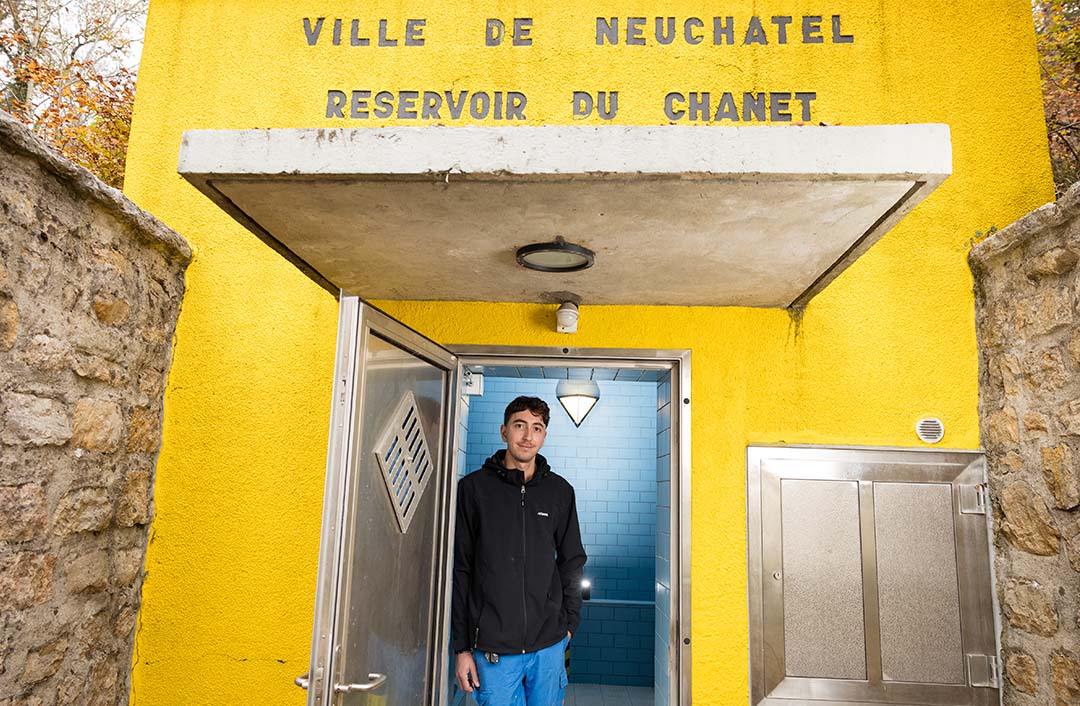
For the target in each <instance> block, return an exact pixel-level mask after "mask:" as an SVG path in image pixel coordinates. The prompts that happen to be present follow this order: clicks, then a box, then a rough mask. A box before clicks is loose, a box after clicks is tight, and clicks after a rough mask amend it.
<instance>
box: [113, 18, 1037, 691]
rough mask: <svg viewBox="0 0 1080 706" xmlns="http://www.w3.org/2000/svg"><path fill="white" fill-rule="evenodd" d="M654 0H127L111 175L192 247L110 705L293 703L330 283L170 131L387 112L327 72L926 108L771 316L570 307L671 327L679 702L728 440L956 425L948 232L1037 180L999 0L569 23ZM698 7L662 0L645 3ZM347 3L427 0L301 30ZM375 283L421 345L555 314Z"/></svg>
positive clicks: (388, 83)
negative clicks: (625, 41)
mask: <svg viewBox="0 0 1080 706" xmlns="http://www.w3.org/2000/svg"><path fill="white" fill-rule="evenodd" d="M654 5H655V4H649V3H640V2H637V3H635V2H629V1H621V2H617V1H615V0H594V1H592V2H589V1H587V0H549V1H546V2H540V1H539V0H537V1H536V2H532V3H528V2H469V3H450V2H423V3H419V2H411V3H410V2H397V1H390V0H386V1H382V2H364V3H349V2H341V1H340V0H321V1H320V2H295V1H294V0H288V1H286V0H275V1H271V0H231V1H230V2H227V3H226V2H209V1H206V0H202V1H198V2H197V1H194V0H189V1H186V2H182V1H179V0H153V1H152V3H151V10H150V18H149V23H148V28H147V38H146V45H145V50H144V54H143V61H142V66H141V71H140V76H139V86H138V97H137V101H136V110H135V118H134V122H133V125H132V133H131V147H130V153H129V162H128V176H127V184H126V191H127V193H128V194H129V195H130V196H131V197H132V198H133V199H134V200H135V201H136V202H137V203H139V204H140V205H141V206H143V207H144V208H146V209H148V210H150V211H151V212H153V213H154V214H155V215H157V216H159V217H160V218H162V219H163V220H164V221H165V222H166V223H168V224H169V225H171V226H172V227H173V228H175V229H176V230H178V231H179V232H180V233H182V234H183V235H184V236H185V237H186V238H187V239H188V240H189V241H190V242H191V243H192V244H193V246H194V247H195V250H196V257H195V260H194V262H193V264H192V266H191V267H190V269H189V270H188V275H187V277H188V289H187V295H186V298H185V300H184V304H183V308H182V312H181V317H180V322H179V326H178V329H177V336H176V349H175V359H174V363H173V366H172V371H171V374H170V378H169V386H168V391H167V393H166V404H165V429H164V447H163V449H162V453H161V457H160V460H159V465H158V472H157V484H156V489H155V505H156V516H155V520H154V524H153V530H152V536H151V543H150V547H149V550H148V557H147V580H146V583H145V586H144V591H143V609H142V613H141V618H140V624H139V628H138V635H137V640H136V647H135V659H134V666H133V683H132V691H133V695H134V703H135V704H138V705H139V706H151V705H153V706H157V705H166V704H168V705H171V704H210V703H214V704H256V703H257V704H264V705H269V704H299V703H302V699H303V696H302V692H300V690H298V689H296V687H294V686H292V684H291V681H292V678H293V677H294V676H296V675H297V674H300V673H302V672H304V671H305V670H306V666H307V658H308V647H309V639H310V626H311V612H312V603H313V596H314V580H315V569H316V554H317V549H318V533H319V519H320V512H321V498H322V475H323V467H324V453H325V440H326V428H327V418H328V410H329V390H330V377H331V369H332V354H333V344H334V335H335V321H336V303H335V301H334V299H333V298H332V297H331V296H330V295H328V294H327V293H326V292H325V291H323V290H321V289H319V288H318V287H316V286H315V285H313V284H311V283H310V282H309V281H307V280H306V279H305V278H304V277H303V276H301V275H300V274H299V273H298V272H296V271H294V270H293V269H292V268H291V267H290V266H289V265H287V264H285V262H284V261H283V260H281V259H280V258H279V257H277V256H276V255H274V254H273V253H272V252H271V251H270V250H269V249H268V248H267V247H265V246H263V245H262V244H261V243H260V242H259V241H258V240H256V239H255V238H254V237H253V236H252V235H251V234H249V233H248V232H247V231H245V230H243V229H242V228H241V227H239V226H238V225H236V224H235V223H233V222H232V221H231V220H230V219H229V218H227V217H226V216H224V215H223V214H222V213H221V212H219V211H218V210H217V209H216V208H215V207H214V206H213V205H212V204H211V203H210V202H209V201H208V200H206V199H205V198H204V197H203V196H201V195H200V194H198V193H197V192H196V191H195V190H194V189H193V188H191V187H189V186H188V185H187V184H186V182H184V181H182V180H181V178H180V177H179V176H177V174H176V163H177V155H178V150H179V145H180V138H181V134H182V132H183V131H184V130H187V129H194V128H223V129H241V128H252V127H312V126H331V127H346V126H348V127H359V126H376V125H386V124H397V123H396V122H395V121H392V120H391V121H377V120H367V121H363V120H355V121H353V120H345V121H343V120H327V119H326V118H325V117H324V108H325V101H326V91H327V89H329V88H336V87H341V88H343V89H344V90H351V89H353V88H372V89H382V88H386V89H388V90H400V89H420V90H423V89H425V88H430V89H433V90H449V89H459V88H466V89H475V90H521V91H524V92H526V93H527V94H528V96H529V108H528V110H527V116H528V118H529V121H528V122H529V124H570V123H572V122H573V120H572V119H571V117H570V109H569V102H570V100H569V96H570V92H571V91H573V90H579V89H580V90H605V89H607V90H619V91H620V113H619V116H618V118H617V119H616V122H618V123H621V124H643V125H644V124H663V123H665V122H667V121H666V119H665V118H664V117H663V115H662V112H661V98H662V96H663V95H664V94H665V93H667V92H668V91H675V90H686V91H688V90H713V91H722V90H733V91H737V92H741V91H746V90H755V91H756V90H813V91H816V92H817V94H818V98H817V100H816V102H815V103H814V113H813V116H812V117H813V121H815V122H826V123H839V124H846V125H857V124H879V123H909V122H941V123H947V124H949V125H950V126H951V129H952V140H953V164H954V173H953V175H952V176H951V177H950V178H949V179H948V180H947V181H946V182H945V183H944V185H943V186H941V187H940V188H939V189H938V190H937V191H936V192H935V193H934V194H932V195H931V196H930V197H929V199H928V200H927V201H925V202H924V203H923V204H922V205H920V206H919V207H918V208H917V209H916V211H915V212H914V213H912V214H911V215H910V216H908V217H907V218H906V219H905V220H904V221H903V222H902V223H901V224H900V225H899V226H898V227H897V228H895V229H894V230H893V231H892V232H891V233H889V234H888V235H887V236H885V238H884V239H883V240H882V241H881V242H879V243H878V244H877V245H875V246H874V247H873V248H872V249H871V250H870V252H869V253H868V254H867V255H866V256H864V257H863V258H862V259H861V260H859V261H858V262H857V263H856V264H855V265H854V266H853V267H852V268H850V269H849V270H848V271H847V272H845V273H844V274H843V275H842V276H841V277H840V278H838V279H837V280H836V281H835V282H834V283H833V284H832V285H830V286H829V287H828V289H827V290H826V291H825V292H824V293H823V294H821V295H819V296H818V297H817V298H816V299H815V300H814V301H813V302H812V303H811V305H810V306H809V308H808V309H807V311H806V312H805V315H804V316H803V318H802V319H801V320H799V321H794V320H793V319H791V318H790V317H789V316H788V314H787V313H786V312H783V311H775V310H755V309H744V308H708V307H695V308H686V307H590V306H587V305H586V306H584V307H583V309H582V323H581V331H580V333H578V334H577V335H576V336H574V337H573V339H572V341H573V344H574V345H575V346H604V347H659V348H690V349H692V350H693V390H692V395H693V397H694V400H695V405H694V413H693V427H692V434H693V460H694V466H693V527H692V531H693V541H694V546H693V551H694V559H693V562H692V583H693V640H694V647H693V684H694V687H693V701H694V703H695V704H696V705H697V706H707V705H714V704H715V705H724V706H728V705H730V704H740V703H745V702H746V700H747V667H746V654H747V625H746V620H747V617H746V598H745V581H746V576H745V574H746V571H745V525H744V522H745V518H744V512H745V510H744V508H745V493H744V487H743V486H744V475H745V468H744V448H745V446H746V444H747V443H750V442H786V443H844V444H887V445H903V446H911V445H916V439H915V438H914V435H913V433H912V425H913V423H914V421H915V420H916V419H918V418H919V417H921V416H924V415H926V414H934V415H936V416H939V417H941V418H942V419H943V420H944V422H945V426H946V429H947V430H948V433H947V436H946V439H945V440H944V442H943V444H942V445H944V446H949V447H964V448H971V447H976V446H977V445H978V428H977V419H976V368H977V364H976V347H975V336H974V326H973V304H972V295H971V280H970V277H969V275H968V273H967V268H966V264H965V255H966V252H967V249H968V246H969V242H970V240H971V239H972V238H973V237H975V234H976V231H986V230H987V228H988V227H990V226H991V225H996V226H998V227H1002V226H1004V225H1006V224H1007V223H1009V222H1011V221H1012V220H1013V219H1015V218H1016V217H1018V216H1020V215H1022V214H1023V213H1025V212H1026V211H1028V210H1030V209H1031V208H1033V207H1035V206H1038V205H1039V204H1041V203H1043V202H1045V201H1046V200H1048V199H1049V198H1050V197H1051V193H1052V192H1051V184H1050V176H1049V165H1048V160H1047V158H1046V154H1045V153H1046V149H1045V137H1044V132H1043V130H1044V128H1043V123H1042V109H1041V102H1040V97H1039V86H1038V73H1037V66H1036V60H1035V52H1034V42H1033V30H1032V23H1031V18H1030V7H1029V3H1028V2H1027V1H1026V0H979V1H978V2H975V1H974V0H962V1H960V2H952V3H941V2H938V1H937V0H880V1H879V2H875V3H868V2H859V1H857V0H834V2H831V3H825V4H822V3H811V2H808V0H769V1H768V2H763V1H762V0H731V2H727V3H724V5H723V10H722V12H723V14H730V15H733V16H735V17H736V18H737V22H738V21H742V22H745V20H746V19H748V17H749V16H750V15H754V14H756V15H758V16H761V17H763V18H767V17H771V16H772V15H795V16H798V15H803V14H821V15H825V16H829V15H832V14H840V15H841V16H842V17H843V25H844V31H845V32H849V33H853V34H854V35H855V37H856V41H855V43H854V44H851V45H831V44H828V43H826V44H824V45H822V46H808V45H807V46H804V45H799V44H790V45H786V46H775V45H773V46H769V47H741V46H736V47H711V46H700V47H686V46H673V47H644V48H640V47H625V46H618V47H601V48H597V47H596V46H595V45H594V43H593V33H594V27H595V26H594V21H595V17H597V16H620V17H624V18H625V17H626V16H628V15H644V16H648V17H652V16H654V14H655V12H654V11H653V10H652V9H651V8H652V7H653V6H654ZM717 7H719V6H717V5H716V4H715V3H705V2H692V1H681V2H675V1H673V2H670V3H665V4H664V11H663V14H670V15H674V16H678V17H686V16H700V17H711V16H712V15H713V14H715V10H716V8H717ZM358 8H359V11H358ZM357 14H362V16H363V17H364V18H365V19H370V18H375V19H377V18H388V19H390V20H391V21H392V22H398V23H400V22H403V21H404V20H405V19H407V18H414V17H424V18H427V19H428V24H427V27H426V29H425V37H426V39H427V44H426V45H425V46H424V47H401V46H399V47H395V48H378V47H362V48H351V47H332V46H319V47H315V48H311V47H308V46H307V44H306V43H305V41H304V35H303V30H302V24H301V21H302V18H303V17H305V16H311V17H317V16H328V17H331V18H332V17H336V16H341V17H346V18H351V17H353V16H356V15H357ZM514 16H528V17H532V18H533V20H534V29H533V32H532V36H533V38H534V40H535V44H534V45H533V46H532V47H528V48H525V47H517V48H514V47H509V46H506V47H498V48H487V47H484V46H483V23H484V20H485V18H487V17H502V18H507V19H509V18H512V17H514ZM826 22H827V21H826ZM368 26H370V23H368ZM826 26H827V25H826ZM399 31H400V30H399ZM444 122H449V121H444ZM469 122H470V121H469V120H468V119H463V120H461V121H458V123H456V124H468V123H469ZM587 122H594V123H597V122H599V121H598V120H596V119H593V120H591V121H587ZM409 124H413V123H409ZM489 124H495V123H494V122H490V123H489ZM509 237H511V238H512V235H510V236H509ZM642 276H648V271H647V267H646V266H643V270H642ZM360 294H363V293H362V292H360ZM378 305H379V306H380V307H382V308H384V309H385V310H387V311H389V312H390V313H391V314H393V315H395V316H398V317H400V318H401V319H402V320H404V321H405V322H407V323H408V324H410V325H412V326H413V327H415V328H417V329H418V330H420V331H421V332H423V333H425V334H427V335H428V336H431V337H432V338H434V339H435V340H437V341H441V342H444V343H492V344H495V343H497V344H513V345H559V344H563V343H564V341H566V340H567V339H566V338H565V337H562V336H559V335H557V334H555V333H553V332H552V322H553V312H552V311H551V308H550V307H543V306H539V305H510V304H459V303H419V302H378Z"/></svg>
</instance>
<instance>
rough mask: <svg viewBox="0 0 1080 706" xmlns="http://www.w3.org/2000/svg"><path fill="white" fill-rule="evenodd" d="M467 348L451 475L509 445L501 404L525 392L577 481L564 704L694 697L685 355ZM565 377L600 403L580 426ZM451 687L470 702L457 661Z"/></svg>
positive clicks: (650, 703) (624, 705)
mask: <svg viewBox="0 0 1080 706" xmlns="http://www.w3.org/2000/svg"><path fill="white" fill-rule="evenodd" d="M465 350H468V352H469V353H471V354H473V355H465V354H464V353H465ZM533 350H534V351H535V349H533ZM474 351H476V349H474V348H472V347H470V348H468V349H458V350H456V351H455V352H458V353H459V356H460V359H461V365H462V367H461V371H462V375H463V377H464V378H466V379H471V380H470V382H469V384H466V385H463V386H462V394H461V398H460V400H459V404H458V414H457V421H458V428H457V440H458V441H457V447H456V448H457V453H456V458H455V461H456V463H455V478H456V479H459V478H461V477H464V476H465V475H467V474H468V473H470V472H472V471H474V470H475V469H477V468H480V467H481V466H482V465H483V462H484V460H485V459H486V458H487V457H488V456H490V455H491V454H493V453H494V452H495V451H497V450H498V449H500V448H503V447H504V444H503V442H502V440H501V438H500V436H499V425H500V424H501V423H502V415H503V410H504V409H505V407H506V405H507V404H508V403H509V402H510V401H511V400H512V399H514V398H515V397H517V396H519V395H529V396H536V397H540V398H541V399H544V400H545V401H546V402H547V403H548V405H549V406H550V408H551V422H550V424H549V427H548V436H547V440H546V442H545V444H544V448H543V449H542V450H541V452H540V453H541V454H542V455H544V457H545V458H546V459H547V460H548V462H549V463H550V465H551V467H552V470H554V471H555V472H556V473H558V474H560V475H562V476H563V477H564V478H566V479H567V480H568V481H569V482H570V483H571V484H572V485H573V486H574V490H575V496H576V500H577V510H578V519H579V523H580V526H581V533H582V541H583V543H584V545H585V550H586V552H587V553H588V555H589V560H588V563H587V564H586V566H585V569H584V578H585V579H586V580H588V581H589V584H590V585H589V590H588V598H587V599H586V600H585V601H584V603H583V606H582V613H581V625H580V626H579V628H578V631H577V633H575V635H574V638H573V640H572V641H571V644H570V647H569V649H568V654H567V668H568V669H567V671H568V677H569V685H568V687H567V691H566V699H565V701H564V704H565V706H675V705H677V704H680V703H689V697H688V691H689V689H688V676H689V675H686V678H687V683H686V685H685V686H683V689H685V691H684V690H682V689H680V683H679V682H680V679H679V676H678V675H679V674H680V672H681V671H682V670H680V669H679V668H678V665H679V658H680V653H682V657H683V659H686V660H687V663H688V650H689V645H688V644H686V645H683V644H681V640H682V637H681V636H683V635H687V634H688V632H689V629H688V628H689V624H688V621H685V620H684V621H683V622H684V625H683V628H684V630H680V629H679V616H680V614H681V612H682V611H680V609H679V601H680V597H681V598H684V599H685V601H686V603H684V604H683V605H688V601H689V594H688V590H686V589H688V585H687V586H682V587H680V585H679V577H680V572H679V568H680V566H681V564H682V562H681V561H680V556H679V555H680V552H681V551H682V548H683V547H685V549H686V551H687V552H688V550H689V536H688V529H689V528H688V526H687V527H686V528H685V529H686V531H685V532H681V533H680V522H679V511H680V508H681V506H682V504H681V503H680V502H679V500H680V489H682V490H686V491H688V488H683V487H682V486H683V484H682V483H680V473H679V469H680V456H679V449H680V447H681V444H680V441H679V438H678V437H679V434H678V429H679V425H678V420H679V418H680V414H679V411H678V409H677V408H678V406H679V404H677V405H676V407H675V408H674V409H675V414H673V406H672V403H673V400H674V401H675V402H677V403H680V404H681V402H682V397H681V396H680V395H679V392H678V390H680V389H682V388H683V387H688V374H689V370H688V363H689V361H688V355H686V354H683V355H685V356H686V358H687V359H686V360H685V361H678V362H684V365H685V366H686V367H685V368H681V369H680V366H679V364H678V362H676V361H672V362H661V361H649V362H642V361H640V360H597V359H594V358H571V357H568V356H563V357H559V358H557V359H550V358H532V359H525V358H522V357H521V355H520V354H519V355H518V356H517V357H511V358H509V359H508V358H506V357H499V356H495V357H492V356H490V355H488V356H483V357H482V358H480V357H476V356H475V352H474ZM680 353H682V352H680ZM683 372H684V373H685V374H686V376H687V379H686V380H680V373H683ZM673 376H674V384H673ZM561 380H562V381H565V380H573V381H592V382H595V383H596V385H597V388H598V391H599V400H598V401H597V402H596V403H595V405H594V406H593V408H592V409H591V410H590V412H589V414H588V416H587V417H586V418H585V419H584V420H583V421H581V423H580V426H576V425H575V424H574V422H573V421H572V420H571V418H570V416H569V414H568V412H567V411H566V410H565V409H564V408H563V407H562V406H561V405H560V404H559V402H558V400H557V397H556V395H557V387H558V385H559V381H561ZM686 404H687V405H688V402H687V403H686ZM682 416H683V420H682V421H683V423H686V420H685V411H684V412H683V415H682ZM673 417H674V418H675V419H676V423H675V424H673V421H672V420H673ZM673 435H674V438H673ZM684 443H685V442H684ZM686 450H687V452H688V449H686ZM673 476H674V479H673ZM673 490H674V492H673ZM685 497H687V498H688V495H687V496H685ZM687 505H688V502H687ZM683 594H685V595H683ZM684 650H685V651H684ZM451 663H452V662H451ZM446 693H447V696H448V701H447V703H449V704H451V705H452V706H459V705H464V706H469V705H471V704H473V703H474V702H473V700H472V699H471V697H469V696H468V695H466V694H464V693H462V692H460V691H459V690H458V688H457V685H456V680H455V679H454V677H453V673H452V669H451V671H450V675H449V679H448V683H447V690H446ZM682 694H686V696H682Z"/></svg>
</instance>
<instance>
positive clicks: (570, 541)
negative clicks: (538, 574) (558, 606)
mask: <svg viewBox="0 0 1080 706" xmlns="http://www.w3.org/2000/svg"><path fill="white" fill-rule="evenodd" d="M556 542H557V544H556V555H555V563H556V565H557V566H558V567H559V576H560V578H561V579H562V590H563V610H564V611H566V627H567V629H568V630H569V631H570V632H577V629H578V625H579V624H580V623H581V575H582V569H583V568H584V567H585V561H586V560H587V559H588V557H587V556H586V555H585V547H583V546H581V529H580V528H579V527H578V516H577V501H576V500H575V498H574V489H573V488H572V487H571V488H570V507H569V508H568V510H567V512H566V521H565V524H563V526H562V527H561V528H560V529H559V533H558V535H557V536H556Z"/></svg>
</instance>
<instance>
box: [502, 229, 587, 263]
mask: <svg viewBox="0 0 1080 706" xmlns="http://www.w3.org/2000/svg"><path fill="white" fill-rule="evenodd" d="M517 261H518V264H519V265H521V266H522V267H528V268H529V269H530V270H537V271H539V272H577V271H579V270H586V269H588V268H590V267H592V266H593V263H594V262H595V261H596V253H594V252H593V251H592V250H589V249H588V248H585V247H582V246H580V245H574V244H573V243H568V242H566V240H564V239H563V237H562V236H561V235H557V236H555V240H553V241H551V242H550V243H533V244H532V245H525V246H523V247H520V248H518V251H517Z"/></svg>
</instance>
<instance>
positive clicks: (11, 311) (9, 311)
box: [0, 298, 19, 351]
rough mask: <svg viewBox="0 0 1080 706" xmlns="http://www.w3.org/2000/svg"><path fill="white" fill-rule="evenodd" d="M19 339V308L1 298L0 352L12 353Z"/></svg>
mask: <svg viewBox="0 0 1080 706" xmlns="http://www.w3.org/2000/svg"><path fill="white" fill-rule="evenodd" d="M18 337H19V307H18V305H17V304H16V303H15V302H14V301H12V300H11V299H7V298H0V351H10V350H11V349H12V348H14V347H15V341H16V339H18Z"/></svg>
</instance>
